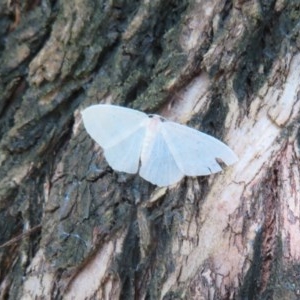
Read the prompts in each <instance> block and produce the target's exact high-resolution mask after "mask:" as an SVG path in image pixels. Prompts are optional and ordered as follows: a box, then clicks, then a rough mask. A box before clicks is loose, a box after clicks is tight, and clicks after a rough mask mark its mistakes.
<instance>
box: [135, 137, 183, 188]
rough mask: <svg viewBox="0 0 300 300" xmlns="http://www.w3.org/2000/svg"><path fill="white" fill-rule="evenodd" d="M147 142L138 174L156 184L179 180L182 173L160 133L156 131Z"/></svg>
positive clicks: (163, 184) (172, 182)
mask: <svg viewBox="0 0 300 300" xmlns="http://www.w3.org/2000/svg"><path fill="white" fill-rule="evenodd" d="M147 144H148V145H146V147H145V148H144V149H143V154H142V156H141V167H140V171H139V174H140V176H141V177H143V178H144V179H146V180H147V181H150V182H151V183H152V184H155V185H158V186H168V185H172V184H174V183H176V182H177V181H179V180H180V179H181V178H182V177H183V176H184V174H183V172H182V171H181V170H180V169H179V168H178V166H177V164H176V161H175V159H174V157H173V155H172V153H171V152H170V149H169V147H168V145H167V144H166V141H165V139H164V137H163V136H162V133H161V132H160V131H157V132H156V133H155V134H154V135H153V136H152V138H151V140H150V141H148V143H147Z"/></svg>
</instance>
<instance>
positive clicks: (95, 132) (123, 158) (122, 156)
mask: <svg viewBox="0 0 300 300" xmlns="http://www.w3.org/2000/svg"><path fill="white" fill-rule="evenodd" d="M82 118H83V123H84V126H85V129H86V131H87V132H88V134H89V135H90V136H91V137H92V138H93V139H94V140H95V141H96V142H97V143H98V144H99V145H100V146H101V147H102V148H103V149H104V156H105V158H106V160H107V162H108V164H109V165H110V166H111V167H112V168H113V169H114V170H117V171H121V172H127V173H136V172H137V170H138V167H139V159H140V154H141V149H142V145H143V140H144V135H145V130H146V128H145V125H144V123H145V120H147V119H148V116H147V115H146V114H145V113H142V112H139V111H136V110H133V109H129V108H125V107H120V106H115V105H106V104H99V105H92V106H90V107H88V108H86V109H85V110H83V111H82Z"/></svg>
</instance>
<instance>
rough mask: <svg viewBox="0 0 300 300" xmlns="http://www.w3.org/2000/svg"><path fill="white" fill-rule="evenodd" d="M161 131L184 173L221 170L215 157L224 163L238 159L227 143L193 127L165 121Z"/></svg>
mask: <svg viewBox="0 0 300 300" xmlns="http://www.w3.org/2000/svg"><path fill="white" fill-rule="evenodd" d="M161 131H162V134H163V137H164V139H165V141H166V143H167V145H168V148H169V149H170V152H171V153H172V155H173V157H174V160H175V161H176V164H177V166H178V168H179V169H180V170H181V171H182V172H183V173H184V174H185V175H188V176H200V175H209V174H212V173H217V172H219V171H221V170H222V168H221V167H220V165H219V164H218V162H217V160H216V159H217V158H218V159H220V160H222V161H223V162H224V163H225V164H226V165H231V164H233V163H235V162H236V161H237V160H238V158H237V156H236V154H235V153H234V152H233V151H232V150H231V149H230V148H229V147H228V146H227V145H225V144H224V143H222V142H220V141H219V140H217V139H216V138H214V137H212V136H210V135H207V134H205V133H202V132H200V131H198V130H195V129H193V128H190V127H187V126H184V125H180V124H176V123H173V122H168V121H166V122H163V123H162V129H161Z"/></svg>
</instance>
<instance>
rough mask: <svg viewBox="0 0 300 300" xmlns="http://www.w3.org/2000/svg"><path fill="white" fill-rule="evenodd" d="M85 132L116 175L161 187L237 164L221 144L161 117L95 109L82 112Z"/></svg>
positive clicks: (107, 107) (101, 107) (110, 107)
mask: <svg viewBox="0 0 300 300" xmlns="http://www.w3.org/2000/svg"><path fill="white" fill-rule="evenodd" d="M81 114H82V118H83V124H84V126H85V129H86V131H87V132H88V134H89V135H90V136H91V137H92V139H93V140H95V141H96V142H97V143H98V144H99V145H100V146H101V147H102V148H103V150H104V156H105V159H106V160H107V162H108V164H109V165H110V166H111V167H112V168H113V169H114V170H116V171H119V172H126V173H131V174H135V173H137V172H138V173H139V175H140V176H141V177H142V178H144V179H145V180H147V181H149V182H151V183H152V184H155V185H157V186H161V187H162V186H169V185H172V184H174V183H176V182H178V181H180V180H181V179H182V178H183V177H184V176H201V175H210V174H213V173H217V172H220V171H221V170H222V168H221V166H220V165H219V163H218V161H217V159H218V160H221V161H223V162H224V163H225V164H226V165H227V166H228V165H231V164H233V163H235V162H236V161H237V160H238V158H237V156H236V154H235V153H234V152H233V151H232V150H231V149H230V148H229V147H228V146H227V145H225V144H224V143H222V142H220V141H219V140H217V139H216V138H214V137H212V136H210V135H207V134H205V133H202V132H200V131H198V130H195V129H193V128H190V127H188V126H184V125H180V124H178V123H175V122H171V121H168V120H166V119H164V118H162V117H160V116H158V115H147V114H145V113H143V112H140V111H137V110H134V109H130V108H125V107H121V106H116V105H108V104H98V105H92V106H90V107H88V108H86V109H84V110H83V111H82V112H81Z"/></svg>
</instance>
